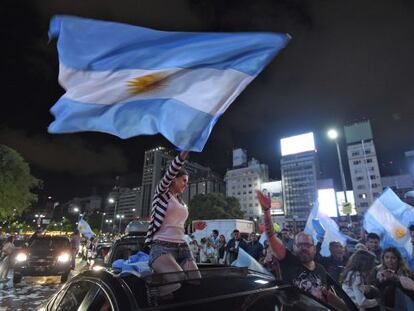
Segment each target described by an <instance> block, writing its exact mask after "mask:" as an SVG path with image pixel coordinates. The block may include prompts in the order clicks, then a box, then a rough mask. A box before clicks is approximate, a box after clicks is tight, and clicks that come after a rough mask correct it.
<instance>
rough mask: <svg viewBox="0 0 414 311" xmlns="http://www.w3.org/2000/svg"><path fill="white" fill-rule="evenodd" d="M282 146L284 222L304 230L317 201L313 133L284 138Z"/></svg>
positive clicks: (317, 172)
mask: <svg viewBox="0 0 414 311" xmlns="http://www.w3.org/2000/svg"><path fill="white" fill-rule="evenodd" d="M280 143H281V151H282V158H281V160H280V169H281V173H282V188H283V200H284V207H285V219H286V222H287V223H288V224H290V225H293V226H295V227H296V228H303V227H304V226H305V222H306V219H307V217H308V215H309V212H310V210H311V209H312V207H313V206H314V204H315V203H316V201H317V198H318V184H317V181H318V177H319V160H318V154H317V151H316V148H315V141H314V137H313V133H306V134H302V135H297V136H292V137H287V138H283V139H281V141H280Z"/></svg>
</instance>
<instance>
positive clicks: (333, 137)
mask: <svg viewBox="0 0 414 311" xmlns="http://www.w3.org/2000/svg"><path fill="white" fill-rule="evenodd" d="M338 136H339V134H338V131H337V130H335V129H330V130H329V131H328V137H329V138H330V139H331V140H333V141H335V144H336V152H337V154H338V162H339V171H340V173H341V182H342V191H343V192H344V198H345V203H348V198H347V196H346V180H345V174H344V168H343V166H342V157H341V151H340V150H339V144H338ZM336 212H337V213H338V217H339V207H338V204H337V205H336Z"/></svg>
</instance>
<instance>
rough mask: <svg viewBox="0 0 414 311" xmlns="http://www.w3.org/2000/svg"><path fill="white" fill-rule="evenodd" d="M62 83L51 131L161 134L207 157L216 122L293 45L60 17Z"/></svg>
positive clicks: (275, 37)
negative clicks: (210, 136) (276, 56)
mask: <svg viewBox="0 0 414 311" xmlns="http://www.w3.org/2000/svg"><path fill="white" fill-rule="evenodd" d="M49 36H50V37H51V38H58V41H57V48H58V53H59V63H60V66H59V83H60V84H61V85H62V87H63V88H64V89H65V90H66V93H65V94H64V95H63V96H62V97H61V98H60V99H59V100H58V102H57V103H56V104H55V105H54V106H53V107H52V109H51V113H52V114H53V115H54V116H55V121H54V122H53V123H52V124H50V126H49V132H50V133H72V132H80V131H98V132H105V133H109V134H113V135H116V136H118V137H120V138H129V137H132V136H137V135H152V134H156V133H161V134H162V135H164V136H165V137H166V138H167V139H168V140H169V141H170V142H172V143H173V144H174V145H176V146H177V147H180V148H181V149H184V150H191V151H202V149H203V147H204V145H205V143H206V142H207V139H208V137H209V135H210V133H211V131H212V129H213V126H214V125H215V123H216V122H217V120H218V118H219V117H220V116H221V115H222V114H223V113H224V112H225V111H226V109H227V108H228V107H229V105H230V104H231V103H232V102H233V101H234V100H235V99H236V97H237V96H238V95H239V94H240V93H241V92H242V91H243V89H244V88H245V87H246V86H247V85H248V84H249V83H250V82H251V81H252V80H253V79H254V78H255V77H256V76H257V75H258V74H259V73H260V72H261V71H262V70H263V68H264V67H265V66H266V65H267V64H268V63H269V62H270V61H271V59H272V58H273V57H274V56H275V55H276V54H277V53H278V52H279V51H280V50H281V49H282V48H283V47H284V46H285V45H286V44H287V43H288V41H289V39H290V37H289V35H287V34H275V33H247V32H246V33H191V32H166V31H158V30H153V29H148V28H142V27H137V26H131V25H126V24H120V23H114V22H106V21H98V20H91V19H85V18H79V17H71V16H55V17H53V18H52V20H51V22H50V29H49Z"/></svg>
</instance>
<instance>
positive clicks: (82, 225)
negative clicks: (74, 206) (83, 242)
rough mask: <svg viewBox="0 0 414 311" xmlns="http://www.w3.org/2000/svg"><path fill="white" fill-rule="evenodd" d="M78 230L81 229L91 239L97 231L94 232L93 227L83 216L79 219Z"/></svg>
mask: <svg viewBox="0 0 414 311" xmlns="http://www.w3.org/2000/svg"><path fill="white" fill-rule="evenodd" d="M78 230H79V232H80V233H82V234H83V235H84V236H85V237H87V238H88V239H90V238H91V237H92V236H94V235H95V233H93V231H92V229H91V227H90V226H89V224H88V223H87V222H86V221H85V220H84V219H83V218H81V219H80V220H79V223H78Z"/></svg>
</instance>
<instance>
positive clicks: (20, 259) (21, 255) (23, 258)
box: [16, 253, 27, 262]
mask: <svg viewBox="0 0 414 311" xmlns="http://www.w3.org/2000/svg"><path fill="white" fill-rule="evenodd" d="M26 260H27V255H26V254H25V253H18V254H17V255H16V261H17V262H23V261H26Z"/></svg>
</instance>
